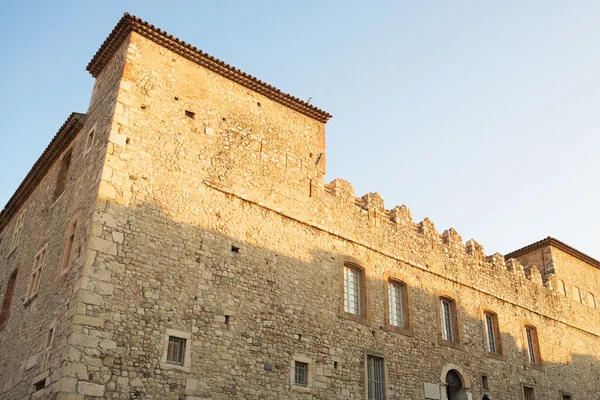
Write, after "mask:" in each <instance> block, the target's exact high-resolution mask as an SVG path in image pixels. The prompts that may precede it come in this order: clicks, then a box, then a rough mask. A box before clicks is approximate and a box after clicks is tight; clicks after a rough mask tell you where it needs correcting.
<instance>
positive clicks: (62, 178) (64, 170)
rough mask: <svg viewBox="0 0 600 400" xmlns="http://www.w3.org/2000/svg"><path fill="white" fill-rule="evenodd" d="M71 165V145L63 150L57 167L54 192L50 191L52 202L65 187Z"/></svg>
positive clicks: (62, 192)
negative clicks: (66, 161)
mask: <svg viewBox="0 0 600 400" xmlns="http://www.w3.org/2000/svg"><path fill="white" fill-rule="evenodd" d="M67 158H68V163H67V165H66V166H65V160H67ZM72 165H73V147H71V148H69V149H67V150H65V151H64V155H63V156H62V157H61V159H60V166H59V169H58V175H57V176H56V181H55V183H54V192H53V193H52V204H54V203H56V201H57V200H58V199H60V198H61V197H62V195H63V194H64V193H65V190H66V189H67V182H68V181H69V171H70V170H71V166H72Z"/></svg>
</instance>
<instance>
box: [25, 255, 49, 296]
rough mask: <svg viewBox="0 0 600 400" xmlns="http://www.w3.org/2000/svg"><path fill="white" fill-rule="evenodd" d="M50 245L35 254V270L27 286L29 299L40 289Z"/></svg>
mask: <svg viewBox="0 0 600 400" xmlns="http://www.w3.org/2000/svg"><path fill="white" fill-rule="evenodd" d="M47 249H48V246H44V248H43V249H42V250H40V251H39V252H38V253H37V255H36V256H35V260H34V263H33V272H32V273H31V280H30V281H29V287H28V288H27V299H31V298H32V297H33V296H35V295H36V294H37V292H38V290H39V289H40V281H41V279H42V269H43V268H44V264H45V263H46V251H47Z"/></svg>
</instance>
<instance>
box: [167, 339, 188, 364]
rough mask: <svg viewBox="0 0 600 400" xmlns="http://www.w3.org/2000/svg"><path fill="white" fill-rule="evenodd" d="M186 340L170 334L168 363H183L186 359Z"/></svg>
mask: <svg viewBox="0 0 600 400" xmlns="http://www.w3.org/2000/svg"><path fill="white" fill-rule="evenodd" d="M185 345H186V340H185V339H182V338H178V337H175V336H169V345H168V348H167V364H173V365H182V366H183V363H184V361H185Z"/></svg>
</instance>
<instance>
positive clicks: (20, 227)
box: [10, 209, 25, 253]
mask: <svg viewBox="0 0 600 400" xmlns="http://www.w3.org/2000/svg"><path fill="white" fill-rule="evenodd" d="M24 223H25V209H23V211H21V214H19V216H18V217H17V222H16V223H15V230H14V231H13V237H12V242H11V244H10V252H11V253H12V251H13V250H14V249H16V248H17V245H18V244H19V239H20V238H21V231H22V230H23V225H24Z"/></svg>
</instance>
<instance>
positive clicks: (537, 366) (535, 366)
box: [527, 363, 544, 371]
mask: <svg viewBox="0 0 600 400" xmlns="http://www.w3.org/2000/svg"><path fill="white" fill-rule="evenodd" d="M527 368H530V369H536V370H538V371H543V370H544V364H542V363H539V364H532V363H527Z"/></svg>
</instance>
